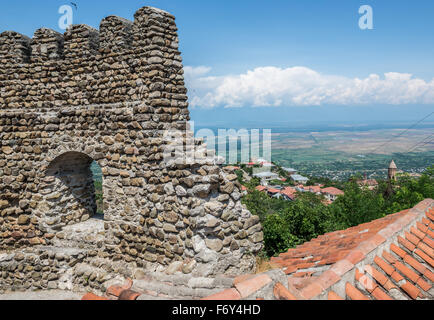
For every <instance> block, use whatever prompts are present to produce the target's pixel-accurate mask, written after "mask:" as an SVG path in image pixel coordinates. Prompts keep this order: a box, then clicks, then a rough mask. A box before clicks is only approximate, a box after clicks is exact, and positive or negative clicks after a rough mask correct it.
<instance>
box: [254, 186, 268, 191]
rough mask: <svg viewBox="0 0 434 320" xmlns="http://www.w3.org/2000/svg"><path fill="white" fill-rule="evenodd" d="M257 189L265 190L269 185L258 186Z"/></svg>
mask: <svg viewBox="0 0 434 320" xmlns="http://www.w3.org/2000/svg"><path fill="white" fill-rule="evenodd" d="M255 189H256V190H258V191H264V190H267V187H265V186H257V187H256V188H255Z"/></svg>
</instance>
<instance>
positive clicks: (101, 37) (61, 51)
mask: <svg viewBox="0 0 434 320" xmlns="http://www.w3.org/2000/svg"><path fill="white" fill-rule="evenodd" d="M176 31H177V28H176V24H175V17H174V16H172V15H171V14H169V13H167V12H165V11H163V10H160V9H157V8H152V7H144V8H141V9H139V10H138V11H137V12H136V13H135V15H134V22H133V21H130V20H128V19H124V18H121V17H117V16H108V17H106V18H104V19H103V20H102V21H101V23H100V28H99V30H96V29H94V28H92V27H90V26H88V25H85V24H80V25H72V26H71V27H70V28H68V29H67V31H66V32H65V33H64V34H63V35H62V34H60V33H58V32H57V31H54V30H51V29H47V28H41V29H38V30H37V31H36V32H35V33H34V36H33V38H32V39H29V38H28V37H27V36H25V35H22V34H19V33H17V32H14V31H5V32H3V33H1V34H0V60H7V61H8V64H13V63H16V64H17V65H18V64H22V63H37V62H41V61H49V60H62V59H75V58H82V57H88V56H90V55H94V56H95V55H97V54H98V53H100V54H102V55H104V54H110V53H118V54H125V53H129V52H130V51H131V50H133V51H134V50H135V49H139V48H140V46H143V45H150V44H153V43H154V44H158V45H164V41H162V39H164V40H170V44H172V40H173V41H174V42H175V43H177V39H172V38H173V37H175V38H176V37H177V34H176ZM157 38H161V39H157ZM134 47H135V48H134ZM171 47H172V48H174V49H177V45H172V46H171ZM4 63H6V62H5V61H4ZM11 67H15V66H13V65H12V66H11Z"/></svg>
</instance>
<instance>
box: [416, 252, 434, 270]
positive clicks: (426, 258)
mask: <svg viewBox="0 0 434 320" xmlns="http://www.w3.org/2000/svg"><path fill="white" fill-rule="evenodd" d="M414 253H415V254H417V255H418V256H419V257H421V258H422V259H423V260H425V262H427V263H428V264H429V265H431V267H434V259H431V258H430V257H429V256H428V255H427V254H426V253H425V252H423V251H422V250H419V249H416V250H415V251H414Z"/></svg>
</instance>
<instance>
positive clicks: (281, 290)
mask: <svg viewBox="0 0 434 320" xmlns="http://www.w3.org/2000/svg"><path fill="white" fill-rule="evenodd" d="M273 293H274V297H275V298H276V299H277V300H298V299H297V298H296V297H295V295H293V294H292V293H291V292H290V291H289V290H288V289H286V288H285V287H284V286H283V284H281V283H277V284H276V285H275V286H274V290H273Z"/></svg>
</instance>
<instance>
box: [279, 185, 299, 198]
mask: <svg viewBox="0 0 434 320" xmlns="http://www.w3.org/2000/svg"><path fill="white" fill-rule="evenodd" d="M280 193H281V194H284V195H285V196H287V197H289V198H290V199H294V198H295V195H296V194H297V190H295V189H294V188H291V187H286V188H285V189H283V190H281V191H280Z"/></svg>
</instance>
